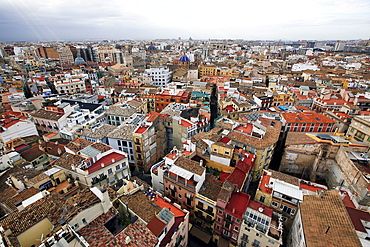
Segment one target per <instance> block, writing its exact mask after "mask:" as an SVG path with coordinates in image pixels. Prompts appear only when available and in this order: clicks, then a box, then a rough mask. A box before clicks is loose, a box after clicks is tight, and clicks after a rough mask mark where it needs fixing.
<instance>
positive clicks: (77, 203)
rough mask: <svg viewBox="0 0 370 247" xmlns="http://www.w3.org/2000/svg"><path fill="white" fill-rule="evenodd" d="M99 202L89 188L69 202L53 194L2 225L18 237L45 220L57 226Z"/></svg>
mask: <svg viewBox="0 0 370 247" xmlns="http://www.w3.org/2000/svg"><path fill="white" fill-rule="evenodd" d="M99 202H100V199H99V198H98V197H96V195H95V194H94V193H93V192H92V191H91V190H90V189H88V188H86V189H84V190H82V191H81V192H79V193H77V194H76V195H74V196H73V197H71V198H69V199H67V200H65V199H64V197H60V196H59V195H58V194H57V193H51V194H50V195H48V196H46V197H43V198H41V199H39V200H38V201H36V202H34V203H33V204H31V205H29V206H27V207H26V208H25V209H23V210H22V211H18V212H15V213H13V214H11V215H9V216H8V217H6V218H4V219H2V220H1V221H0V225H1V226H3V228H4V229H5V230H7V229H9V230H11V232H12V235H13V236H17V235H19V234H20V233H22V232H23V231H25V230H26V229H28V228H30V227H31V226H33V225H34V224H36V223H37V222H39V221H40V220H42V219H44V218H48V219H49V221H50V222H51V223H52V224H53V225H54V226H56V225H58V224H59V221H60V220H61V219H65V220H67V219H70V218H72V217H74V216H75V215H77V214H78V213H79V212H81V211H83V210H85V209H86V208H89V207H91V206H93V205H95V204H96V203H99Z"/></svg>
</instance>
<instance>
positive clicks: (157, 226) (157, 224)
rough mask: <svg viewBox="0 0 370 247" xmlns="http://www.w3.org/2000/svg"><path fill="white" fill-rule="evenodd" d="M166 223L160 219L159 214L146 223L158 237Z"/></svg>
mask: <svg viewBox="0 0 370 247" xmlns="http://www.w3.org/2000/svg"><path fill="white" fill-rule="evenodd" d="M165 226H166V223H164V222H163V221H162V220H160V219H159V218H158V217H157V216H154V217H153V219H152V220H151V221H149V223H148V224H147V225H146V227H148V229H149V230H150V231H151V232H152V233H153V234H154V235H155V236H156V237H158V236H159V234H160V233H161V232H162V230H163V228H165Z"/></svg>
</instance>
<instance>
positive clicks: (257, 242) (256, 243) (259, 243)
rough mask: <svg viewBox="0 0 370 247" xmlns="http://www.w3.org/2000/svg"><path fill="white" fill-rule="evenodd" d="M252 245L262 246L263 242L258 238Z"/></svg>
mask: <svg viewBox="0 0 370 247" xmlns="http://www.w3.org/2000/svg"><path fill="white" fill-rule="evenodd" d="M252 246H255V247H260V246H261V242H260V241H258V240H257V239H255V240H254V241H253V244H252Z"/></svg>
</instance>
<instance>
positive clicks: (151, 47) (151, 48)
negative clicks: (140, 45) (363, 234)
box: [147, 45, 157, 51]
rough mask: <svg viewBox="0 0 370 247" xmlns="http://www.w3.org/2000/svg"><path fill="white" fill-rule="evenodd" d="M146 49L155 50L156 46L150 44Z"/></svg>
mask: <svg viewBox="0 0 370 247" xmlns="http://www.w3.org/2000/svg"><path fill="white" fill-rule="evenodd" d="M147 50H149V51H155V50H157V48H155V46H154V45H150V46H148V49H147Z"/></svg>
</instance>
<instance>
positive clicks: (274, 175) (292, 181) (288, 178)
mask: <svg viewBox="0 0 370 247" xmlns="http://www.w3.org/2000/svg"><path fill="white" fill-rule="evenodd" d="M268 171H269V172H271V177H272V178H275V179H278V180H280V181H284V182H287V183H289V184H293V185H296V186H299V179H298V178H297V177H293V176H291V175H288V174H285V173H282V172H278V171H274V170H271V169H269V170H268Z"/></svg>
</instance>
